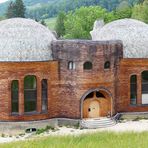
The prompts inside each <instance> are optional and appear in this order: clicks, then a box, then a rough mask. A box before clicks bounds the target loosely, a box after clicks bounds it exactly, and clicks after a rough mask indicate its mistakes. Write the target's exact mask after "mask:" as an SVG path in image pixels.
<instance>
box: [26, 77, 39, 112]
mask: <svg viewBox="0 0 148 148" xmlns="http://www.w3.org/2000/svg"><path fill="white" fill-rule="evenodd" d="M36 105H37V80H36V77H35V76H31V75H29V76H26V77H25V78H24V111H25V112H32V111H36Z"/></svg>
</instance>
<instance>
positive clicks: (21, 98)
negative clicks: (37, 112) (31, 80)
mask: <svg viewBox="0 0 148 148" xmlns="http://www.w3.org/2000/svg"><path fill="white" fill-rule="evenodd" d="M23 114H24V80H22V79H21V80H19V115H23Z"/></svg>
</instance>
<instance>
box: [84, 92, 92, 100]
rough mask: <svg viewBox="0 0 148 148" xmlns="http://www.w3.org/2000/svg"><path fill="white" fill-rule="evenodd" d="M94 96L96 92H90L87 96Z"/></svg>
mask: <svg viewBox="0 0 148 148" xmlns="http://www.w3.org/2000/svg"><path fill="white" fill-rule="evenodd" d="M93 97H94V92H91V93H89V94H88V95H87V96H86V99H87V98H93Z"/></svg>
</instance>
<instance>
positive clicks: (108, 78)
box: [0, 40, 148, 121]
mask: <svg viewBox="0 0 148 148" xmlns="http://www.w3.org/2000/svg"><path fill="white" fill-rule="evenodd" d="M52 52H53V61H47V62H1V63H0V120H3V121H4V120H6V121H7V120H11V121H21V120H22V121H23V120H41V119H49V118H56V117H59V118H62V117H64V118H74V119H80V118H83V100H84V99H85V96H86V94H89V93H90V92H92V91H93V90H98V91H99V90H101V91H102V93H103V91H104V92H105V93H106V94H107V97H106V99H107V98H108V97H110V98H108V99H110V100H111V101H109V102H110V103H111V107H108V108H111V114H112V115H113V114H115V113H116V112H128V111H147V110H148V106H146V105H145V106H143V105H141V72H142V71H144V70H148V60H147V59H123V47H122V42H121V41H101V42H99V41H81V40H72V41H69V40H65V41H62V40H61V41H54V42H53V43H52ZM69 61H72V62H74V63H75V69H73V70H70V69H68V62H69ZM86 61H90V62H91V63H92V69H90V70H84V68H83V64H84V63H85V62H86ZM106 61H109V62H110V68H109V69H104V63H105V62H106ZM132 74H136V75H137V77H138V100H137V102H138V103H137V105H135V106H131V105H130V76H131V75H132ZM27 75H35V76H36V78H37V109H36V112H34V113H25V112H24V77H25V76H27ZM42 79H47V80H48V111H47V112H44V113H43V112H42V110H41V81H42ZM12 80H18V81H19V113H18V114H17V115H14V114H12V113H11V82H12ZM104 108H106V106H104ZM102 114H104V113H102Z"/></svg>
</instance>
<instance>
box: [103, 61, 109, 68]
mask: <svg viewBox="0 0 148 148" xmlns="http://www.w3.org/2000/svg"><path fill="white" fill-rule="evenodd" d="M109 68H110V62H109V61H106V62H105V63H104V69H109Z"/></svg>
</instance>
